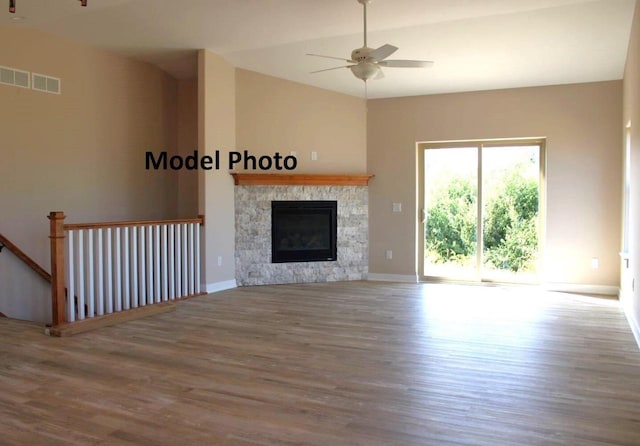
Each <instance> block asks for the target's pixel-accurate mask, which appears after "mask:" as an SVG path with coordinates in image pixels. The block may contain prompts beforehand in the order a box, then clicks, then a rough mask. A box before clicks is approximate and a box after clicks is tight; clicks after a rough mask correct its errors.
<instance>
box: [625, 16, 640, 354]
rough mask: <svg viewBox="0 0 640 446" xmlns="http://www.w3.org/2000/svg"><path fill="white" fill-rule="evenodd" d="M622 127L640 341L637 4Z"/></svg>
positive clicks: (632, 306)
mask: <svg viewBox="0 0 640 446" xmlns="http://www.w3.org/2000/svg"><path fill="white" fill-rule="evenodd" d="M623 104H624V117H623V120H622V123H623V125H626V124H627V123H628V122H631V200H630V201H631V220H630V223H631V224H630V228H631V230H630V236H631V238H630V249H629V254H630V258H631V265H630V266H631V279H632V280H635V284H636V286H635V291H633V295H632V298H631V300H630V301H629V302H628V304H629V306H628V310H629V311H628V314H629V315H630V316H631V317H630V318H629V319H630V321H631V323H632V325H633V326H634V328H635V330H636V336H637V338H638V342H640V282H639V281H638V280H639V279H640V233H639V232H638V226H639V224H640V6H638V5H636V11H635V15H634V18H633V27H632V30H631V39H630V44H629V53H628V58H627V64H626V68H625V73H624V99H623Z"/></svg>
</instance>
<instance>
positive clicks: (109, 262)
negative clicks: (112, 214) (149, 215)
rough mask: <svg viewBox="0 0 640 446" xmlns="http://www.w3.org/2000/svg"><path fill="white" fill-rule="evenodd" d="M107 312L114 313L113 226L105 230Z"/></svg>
mask: <svg viewBox="0 0 640 446" xmlns="http://www.w3.org/2000/svg"><path fill="white" fill-rule="evenodd" d="M104 252H105V259H104V266H105V280H104V283H105V313H107V314H111V313H113V297H114V293H113V240H112V231H111V228H107V229H106V231H105V250H104Z"/></svg>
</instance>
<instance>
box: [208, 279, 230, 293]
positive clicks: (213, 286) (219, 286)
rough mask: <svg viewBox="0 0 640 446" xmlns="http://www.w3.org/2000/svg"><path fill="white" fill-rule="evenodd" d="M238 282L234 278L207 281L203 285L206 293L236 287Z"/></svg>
mask: <svg viewBox="0 0 640 446" xmlns="http://www.w3.org/2000/svg"><path fill="white" fill-rule="evenodd" d="M237 287H238V283H237V282H236V280H235V279H233V280H225V281H224V282H215V283H207V284H206V285H203V286H202V288H204V291H205V292H207V293H217V292H218V291H224V290H230V289H231V288H237Z"/></svg>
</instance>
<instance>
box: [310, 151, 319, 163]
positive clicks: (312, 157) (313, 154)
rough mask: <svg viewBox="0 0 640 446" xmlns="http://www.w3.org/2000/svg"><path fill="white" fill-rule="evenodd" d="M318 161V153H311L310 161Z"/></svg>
mask: <svg viewBox="0 0 640 446" xmlns="http://www.w3.org/2000/svg"><path fill="white" fill-rule="evenodd" d="M317 160H318V152H311V161H317Z"/></svg>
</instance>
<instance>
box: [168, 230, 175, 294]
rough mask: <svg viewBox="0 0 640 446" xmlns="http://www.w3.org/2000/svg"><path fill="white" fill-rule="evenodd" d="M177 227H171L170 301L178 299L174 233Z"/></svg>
mask: <svg viewBox="0 0 640 446" xmlns="http://www.w3.org/2000/svg"><path fill="white" fill-rule="evenodd" d="M174 228H175V225H169V244H168V246H169V274H168V277H169V299H170V300H173V299H175V297H176V289H175V283H176V282H175V279H176V271H175V260H176V257H175V252H176V251H175V233H174Z"/></svg>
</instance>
